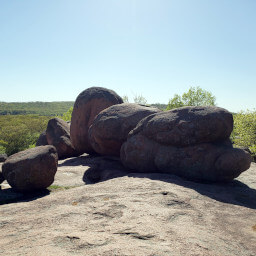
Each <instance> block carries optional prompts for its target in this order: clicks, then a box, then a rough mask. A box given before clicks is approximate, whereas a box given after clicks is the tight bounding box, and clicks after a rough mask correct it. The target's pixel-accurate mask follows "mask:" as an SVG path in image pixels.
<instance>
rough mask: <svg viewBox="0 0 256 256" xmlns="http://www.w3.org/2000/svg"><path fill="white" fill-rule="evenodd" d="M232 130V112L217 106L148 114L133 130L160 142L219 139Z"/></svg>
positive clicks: (172, 142)
mask: <svg viewBox="0 0 256 256" xmlns="http://www.w3.org/2000/svg"><path fill="white" fill-rule="evenodd" d="M232 130H233V116H232V114H231V113H230V112H229V111H227V110H225V109H223V108H219V107H214V106H208V107H183V108H177V109H173V110H170V111H164V112H161V113H158V114H155V115H151V116H148V117H147V118H146V119H144V120H143V122H141V123H140V124H139V125H138V126H137V127H136V128H135V129H134V130H133V131H132V134H137V133H140V134H142V135H145V136H146V137H147V138H149V139H152V140H154V141H156V142H158V143H160V144H164V145H173V146H179V147H180V146H188V145H193V144H198V143H204V142H213V141H222V140H225V139H227V138H229V136H230V134H231V132H232Z"/></svg>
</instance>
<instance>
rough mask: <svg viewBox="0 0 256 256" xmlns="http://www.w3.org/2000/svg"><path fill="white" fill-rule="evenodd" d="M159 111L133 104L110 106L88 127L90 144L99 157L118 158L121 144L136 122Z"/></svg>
mask: <svg viewBox="0 0 256 256" xmlns="http://www.w3.org/2000/svg"><path fill="white" fill-rule="evenodd" d="M160 111H161V110H159V109H157V108H152V107H147V106H142V105H138V104H133V103H123V104H118V105H114V106H111V107H109V108H107V109H105V110H103V111H101V112H100V113H99V114H98V115H97V116H96V118H95V119H94V121H93V123H92V125H91V126H90V128H89V141H90V144H91V145H92V147H93V149H94V150H95V151H96V152H97V153H99V154H101V155H114V156H119V155H120V148H121V146H122V144H123V143H124V142H125V141H126V139H127V137H128V134H129V132H130V131H131V130H132V129H134V128H135V126H136V125H137V124H138V122H139V121H140V120H142V119H143V118H145V117H146V116H149V115H152V114H155V113H158V112H160Z"/></svg>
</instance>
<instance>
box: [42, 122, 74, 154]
mask: <svg viewBox="0 0 256 256" xmlns="http://www.w3.org/2000/svg"><path fill="white" fill-rule="evenodd" d="M46 138H47V143H48V144H49V145H53V146H54V147H55V148H56V150H57V152H58V156H59V159H63V158H68V157H72V156H76V155H77V152H76V151H75V149H74V147H73V145H72V144H71V140H70V124H68V123H67V122H66V121H64V120H62V119H60V118H53V119H51V120H49V122H48V125H47V129H46Z"/></svg>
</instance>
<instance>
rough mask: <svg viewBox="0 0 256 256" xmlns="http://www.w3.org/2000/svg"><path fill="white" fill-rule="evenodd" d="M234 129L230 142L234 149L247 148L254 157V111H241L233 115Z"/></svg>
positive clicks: (255, 146)
mask: <svg viewBox="0 0 256 256" xmlns="http://www.w3.org/2000/svg"><path fill="white" fill-rule="evenodd" d="M233 118H234V129H233V132H232V134H231V140H232V141H233V143H234V145H235V146H236V147H248V148H249V149H250V151H251V152H252V155H253V156H254V157H255V156H256V110H254V111H241V112H239V113H237V114H234V115H233Z"/></svg>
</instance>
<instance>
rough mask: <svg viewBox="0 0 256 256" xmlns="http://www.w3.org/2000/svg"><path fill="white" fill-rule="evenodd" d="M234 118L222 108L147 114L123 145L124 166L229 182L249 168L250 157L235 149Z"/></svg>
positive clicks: (184, 109)
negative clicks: (232, 138)
mask: <svg viewBox="0 0 256 256" xmlns="http://www.w3.org/2000/svg"><path fill="white" fill-rule="evenodd" d="M232 127H233V118H232V114H231V113H229V112H228V111H226V110H224V109H222V108H217V107H184V108H179V109H174V110H171V111H166V112H162V113H157V114H153V115H151V116H148V117H146V118H144V119H143V120H142V121H141V122H140V123H139V124H138V125H137V127H136V128H135V129H134V130H132V131H131V132H130V134H129V137H128V140H127V142H125V143H124V144H123V146H122V148H121V160H122V162H123V164H124V165H125V166H126V167H128V168H130V169H135V170H137V171H140V172H153V171H159V172H166V173H172V174H176V175H179V176H182V177H185V178H188V179H192V180H201V181H212V182H215V181H229V180H232V179H234V178H235V177H237V176H238V175H239V174H240V173H241V172H243V171H245V170H247V169H248V168H249V167H250V163H251V156H250V154H249V153H248V152H246V151H244V150H242V149H234V148H232V145H231V143H228V142H227V141H228V138H229V136H230V134H231V132H232Z"/></svg>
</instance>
